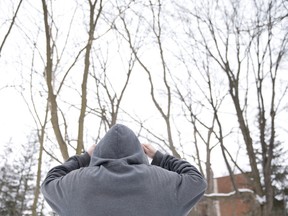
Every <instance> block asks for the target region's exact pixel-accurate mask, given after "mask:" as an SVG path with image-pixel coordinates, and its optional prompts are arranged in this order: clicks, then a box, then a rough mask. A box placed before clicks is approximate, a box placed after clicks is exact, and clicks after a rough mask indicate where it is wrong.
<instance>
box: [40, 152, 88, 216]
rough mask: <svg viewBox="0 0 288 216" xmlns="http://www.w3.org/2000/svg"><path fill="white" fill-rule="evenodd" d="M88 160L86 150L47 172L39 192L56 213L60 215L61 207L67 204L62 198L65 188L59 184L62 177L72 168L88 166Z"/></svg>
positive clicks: (63, 207)
mask: <svg viewBox="0 0 288 216" xmlns="http://www.w3.org/2000/svg"><path fill="white" fill-rule="evenodd" d="M89 162H90V156H89V154H88V153H87V152H86V153H84V154H83V155H75V156H73V157H70V158H69V159H68V160H67V161H66V162H64V163H63V164H62V165H59V166H56V167H54V168H52V169H51V170H50V171H49V172H48V174H47V176H46V178H45V180H44V181H43V183H42V185H41V192H42V194H43V196H44V198H45V200H46V201H47V202H48V204H49V205H50V206H51V207H52V209H53V210H54V211H56V212H57V213H58V214H60V215H61V209H65V207H66V206H67V203H65V200H66V199H63V197H64V196H65V190H64V188H63V187H62V186H61V180H62V178H63V177H64V176H65V175H67V174H68V173H69V172H71V171H73V170H76V169H79V168H80V167H85V166H88V165H89Z"/></svg>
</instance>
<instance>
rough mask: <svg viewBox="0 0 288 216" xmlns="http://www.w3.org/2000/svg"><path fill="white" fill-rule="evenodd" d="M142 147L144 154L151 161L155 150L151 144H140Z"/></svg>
mask: <svg viewBox="0 0 288 216" xmlns="http://www.w3.org/2000/svg"><path fill="white" fill-rule="evenodd" d="M142 147H143V150H144V152H145V154H146V155H147V156H148V157H149V158H151V159H153V158H154V156H155V154H156V151H157V150H156V149H155V148H154V147H153V146H152V145H151V144H142Z"/></svg>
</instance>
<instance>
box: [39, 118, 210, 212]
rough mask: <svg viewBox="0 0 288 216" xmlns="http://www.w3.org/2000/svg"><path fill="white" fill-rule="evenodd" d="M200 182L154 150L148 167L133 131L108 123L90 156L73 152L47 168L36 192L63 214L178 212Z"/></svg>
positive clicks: (199, 192)
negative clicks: (56, 164)
mask: <svg viewBox="0 0 288 216" xmlns="http://www.w3.org/2000/svg"><path fill="white" fill-rule="evenodd" d="M205 189H206V181H205V179H204V178H203V176H202V175H201V174H200V173H199V172H198V170H197V169H196V168H195V167H194V166H192V165H191V164H189V163H188V162H186V161H184V160H180V159H177V158H175V157H173V156H170V155H163V154H162V153H160V152H159V151H157V152H156V155H155V157H154V158H153V161H152V165H149V163H148V159H147V156H146V155H145V153H144V151H143V149H142V146H141V144H140V142H139V140H138V138H137V137H136V135H135V134H134V133H133V131H131V130H130V129H129V128H127V127H126V126H124V125H119V124H117V125H115V126H113V127H112V128H111V129H110V130H109V131H108V132H107V133H106V135H105V136H104V137H103V138H102V139H101V141H100V142H99V143H98V144H97V146H96V148H95V150H94V152H93V155H92V157H91V159H90V156H89V155H88V154H87V153H85V154H83V155H81V156H73V157H71V158H70V159H68V160H67V161H66V162H65V163H64V164H63V165H60V166H57V167H55V168H53V169H52V170H50V171H49V173H48V174H47V177H46V179H45V180H44V182H43V184H42V187H41V190H42V193H43V195H44V197H45V199H46V201H47V202H48V203H49V205H50V206H51V207H52V208H53V209H54V211H56V212H57V213H58V214H59V215H61V216H62V215H63V216H73V215H75V216H90V215H91V216H92V215H97V216H150V215H151V216H154V215H156V216H162V215H163V216H169V215H171V216H184V215H187V214H188V212H189V211H190V209H191V208H192V207H193V206H194V205H195V204H196V202H197V201H199V199H200V198H201V197H202V196H203V194H204V191H205Z"/></svg>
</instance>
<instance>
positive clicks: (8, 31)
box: [0, 0, 23, 58]
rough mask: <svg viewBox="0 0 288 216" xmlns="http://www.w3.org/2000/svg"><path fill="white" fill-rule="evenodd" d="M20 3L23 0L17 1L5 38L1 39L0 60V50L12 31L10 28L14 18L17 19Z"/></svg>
mask: <svg viewBox="0 0 288 216" xmlns="http://www.w3.org/2000/svg"><path fill="white" fill-rule="evenodd" d="M22 2H23V0H20V1H19V3H18V5H17V7H16V11H15V12H14V14H13V17H12V20H11V22H10V25H9V28H8V30H7V32H6V34H5V36H4V38H3V40H2V42H1V45H0V58H1V54H2V50H3V48H4V45H5V43H6V41H7V39H8V36H9V35H10V33H11V31H12V28H13V26H14V25H15V21H16V18H17V15H18V12H19V10H20V7H21V4H22Z"/></svg>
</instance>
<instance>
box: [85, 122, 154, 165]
mask: <svg viewBox="0 0 288 216" xmlns="http://www.w3.org/2000/svg"><path fill="white" fill-rule="evenodd" d="M116 160H124V161H126V162H127V163H128V164H149V162H148V158H147V156H146V155H145V153H144V150H143V148H142V146H141V144H140V142H139V140H138V138H137V136H136V135H135V133H134V132H133V131H132V130H131V129H129V128H128V127H126V126H125V125H121V124H116V125H114V126H113V127H112V128H110V130H109V131H108V132H107V133H106V134H105V136H104V137H103V138H102V139H101V140H100V142H99V143H98V144H97V145H96V148H95V149H94V152H93V155H92V157H91V160H90V166H99V165H102V164H106V163H108V162H110V161H116Z"/></svg>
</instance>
